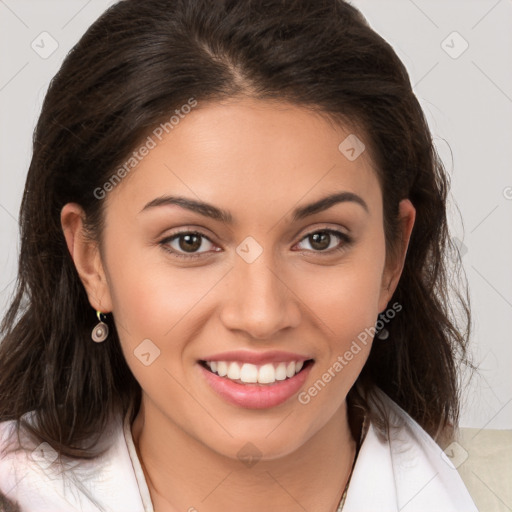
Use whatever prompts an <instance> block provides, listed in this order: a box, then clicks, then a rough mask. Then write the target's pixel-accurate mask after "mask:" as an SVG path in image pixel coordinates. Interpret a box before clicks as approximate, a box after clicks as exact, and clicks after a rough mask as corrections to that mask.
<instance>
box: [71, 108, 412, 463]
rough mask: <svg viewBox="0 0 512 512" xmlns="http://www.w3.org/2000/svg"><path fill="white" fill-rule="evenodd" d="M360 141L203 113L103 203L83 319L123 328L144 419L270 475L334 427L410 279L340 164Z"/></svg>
mask: <svg viewBox="0 0 512 512" xmlns="http://www.w3.org/2000/svg"><path fill="white" fill-rule="evenodd" d="M350 134H351V132H350V130H348V129H342V128H340V127H337V126H335V125H334V124H333V123H331V122H329V121H327V120H326V119H325V118H323V117H322V116H320V115H319V114H316V113H313V112H312V111H310V110H306V109H303V108H299V107H297V106H292V105H287V104H284V103H280V104H275V103H270V102H262V101H257V100H247V99H244V100H239V101H235V100H231V101H229V102H227V103H223V104H220V103H213V104H208V105H199V107H198V108H196V109H194V110H193V111H192V112H191V113H189V114H188V115H187V116H186V117H185V118H184V119H182V120H181V121H180V123H179V125H177V126H176V127H175V128H174V129H173V130H172V131H171V132H170V133H169V134H167V135H165V137H163V138H162V140H161V141H160V142H159V143H158V144H157V146H156V147H155V148H153V149H151V151H150V152H149V154H148V155H147V156H146V157H145V158H144V159H143V160H142V161H141V162H140V163H139V164H138V166H137V167H136V168H135V169H134V170H133V171H131V173H130V174H129V175H128V176H127V177H126V178H125V179H124V180H123V181H122V182H121V183H120V184H119V185H117V186H116V187H115V188H114V189H113V190H112V191H111V192H109V193H108V195H107V197H106V199H104V200H105V201H106V205H105V206H106V209H105V216H106V217H105V219H106V223H105V230H104V232H103V236H102V240H103V241H102V247H101V254H100V253H99V252H95V251H94V250H90V251H89V252H87V251H85V250H82V249H80V248H79V246H78V245H77V246H75V251H76V252H75V254H74V259H75V263H76V264H77V268H78V269H79V272H80V275H81V277H82V280H83V282H84V285H85V287H86V289H87V292H88V294H89V299H90V301H91V305H92V306H93V307H94V308H95V309H99V310H101V311H104V312H112V314H113V317H114V320H115V324H116V327H117V330H118V333H119V336H120V340H121V344H122V348H123V352H124V355H125V358H126V361H127V363H128V365H129V366H130V368H131V370H132V372H133V374H134V376H135V378H136V379H137V380H138V382H139V383H140V385H141V387H142V390H143V396H144V398H143V401H144V404H145V409H146V414H147V415H149V414H152V415H153V416H154V417H157V416H158V417H159V418H160V419H161V420H162V419H165V421H167V422H169V424H172V425H173V427H174V428H176V429H178V430H179V431H180V432H182V433H184V434H186V435H187V436H190V437H192V438H194V439H196V440H198V441H199V442H201V443H202V444H204V445H206V446H208V447H210V448H211V449H212V450H214V451H215V452H218V453H221V454H224V455H227V456H229V457H233V458H235V457H236V456H237V452H238V451H239V450H240V447H241V446H243V445H244V444H245V443H246V442H248V441H250V442H252V443H253V444H254V445H256V446H257V447H258V449H259V450H260V451H261V452H262V453H263V457H264V458H268V459H272V458H275V457H279V456H282V455H285V454H288V453H291V452H293V451H294V450H297V449H298V448H299V447H300V446H301V445H303V444H304V443H306V441H307V440H308V439H309V438H311V436H313V435H314V434H316V433H318V432H319V431H320V430H321V429H322V428H323V427H325V426H326V425H327V424H328V423H329V422H330V421H332V419H333V418H335V417H336V413H337V411H339V410H340V408H342V407H343V404H344V402H345V397H346V394H347V392H348V391H349V389H350V388H351V386H352V385H353V383H354V382H355V380H356V378H357V376H358V375H359V373H360V371H361V369H362V367H363V365H364V363H365V361H366V358H367V356H368V353H369V350H370V346H371V338H367V340H366V344H363V343H361V342H360V341H359V342H358V343H357V346H358V348H359V350H356V349H355V348H354V341H357V340H358V336H360V335H361V333H363V332H365V329H366V330H367V329H368V328H369V327H372V326H374V325H375V322H376V320H377V315H378V313H379V312H381V311H383V310H385V309H386V307H387V303H388V301H389V300H390V298H391V295H392V293H393V290H394V288H395V286H396V283H397V279H398V277H399V272H400V270H401V266H400V262H398V263H397V262H394V263H390V262H389V261H386V246H385V238H384V228H383V216H382V210H383V207H382V205H383V203H382V201H383V199H382V194H381V189H380V186H379V182H378V179H377V176H376V174H375V171H374V170H373V169H372V164H371V161H370V158H369V155H368V151H363V153H362V154H361V155H360V156H358V157H357V158H356V159H354V158H353V156H354V155H353V154H352V152H351V151H350V149H348V150H347V147H346V144H347V142H345V143H344V144H343V145H342V150H340V149H339V146H340V144H341V143H342V142H343V141H344V140H345V139H346V138H347V137H348V136H349V135H350ZM357 135H358V137H359V138H360V139H362V140H363V141H364V135H362V134H357ZM350 140H351V139H349V142H350ZM348 144H349V143H348ZM349 146H350V144H349ZM356 149H357V148H356ZM347 156H350V157H351V158H347ZM333 195H337V197H336V198H335V199H333V200H332V201H330V202H324V203H322V202H321V201H322V200H323V199H324V198H327V197H330V196H333ZM179 198H182V199H179ZM319 202H320V203H319ZM199 203H204V204H207V205H210V206H205V205H203V206H198V204H199ZM409 204H410V203H409ZM404 205H405V206H404ZM401 206H402V209H401V211H402V212H404V211H406V210H407V205H406V204H405V203H404V204H402V205H401ZM404 208H405V210H404ZM411 208H412V207H411ZM407 212H408V213H407ZM411 212H412V210H411V209H409V210H407V211H406V213H407V214H404V218H405V219H406V221H404V226H405V227H404V232H405V237H406V238H408V234H409V233H410V229H411V228H412V222H413V215H412V213H411ZM68 213H69V212H68ZM62 218H63V225H65V219H66V211H63V217H62ZM69 233H70V230H67V231H66V234H67V239H68V245H69V246H70V250H71V252H72V254H73V242H72V241H71V240H72V237H71V235H70V234H69ZM70 241H71V242H70ZM91 262H92V263H91ZM359 339H361V338H359ZM107 342H108V341H107ZM347 351H348V352H351V354H352V357H348V356H347ZM340 358H341V359H340ZM212 361H214V362H215V364H213V365H212V364H211V362H212ZM342 361H343V362H342ZM336 362H338V364H336ZM208 363H209V364H208ZM233 363H235V365H236V367H235V366H234V364H233ZM297 363H298V364H297ZM301 363H302V365H301ZM283 364H284V370H283ZM301 366H302V369H301V370H300V371H298V370H299V369H300V367H301ZM340 366H341V368H340ZM244 367H245V369H244ZM212 368H213V370H216V371H217V372H218V373H221V374H222V373H224V372H225V371H228V372H229V373H228V375H227V376H224V377H221V376H219V375H218V374H214V373H212V371H211V370H212ZM236 368H238V369H239V370H241V374H239V373H237V371H236ZM296 371H298V373H296ZM283 372H284V373H283ZM286 372H287V373H286ZM326 372H327V373H328V374H329V375H330V378H329V376H327V377H326V376H325V375H326ZM295 373H296V375H295ZM230 376H231V379H230V378H229V377H230ZM284 377H286V378H284ZM240 378H242V379H243V380H246V381H249V382H248V383H242V382H241V381H240V380H239V379H240ZM275 379H277V380H275ZM255 380H256V381H258V380H259V381H261V383H257V382H256V383H254V381H255ZM319 380H320V381H321V382H322V383H323V385H319V384H318V381H319ZM251 381H252V382H251ZM272 381H274V383H272ZM315 383H317V385H316V388H315ZM315 389H316V391H315ZM270 432H272V435H269V433H270Z"/></svg>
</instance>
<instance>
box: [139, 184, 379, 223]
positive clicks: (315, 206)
mask: <svg viewBox="0 0 512 512" xmlns="http://www.w3.org/2000/svg"><path fill="white" fill-rule="evenodd" d="M347 202H352V203H356V204H358V205H360V206H361V207H362V208H363V209H364V210H365V211H366V213H369V209H368V205H367V204H366V202H365V201H364V199H363V198H362V197H360V196H358V195H357V194H354V193H352V192H337V193H334V194H331V195H328V196H326V197H323V198H322V199H319V200H318V201H315V202H314V203H310V204H307V205H305V206H301V207H298V208H296V209H295V210H293V213H292V219H293V221H294V222H296V221H298V220H301V219H304V218H306V217H309V216H311V215H314V214H316V213H320V212H323V211H324V210H327V209H329V208H331V207H332V206H334V205H335V204H339V203H347ZM169 205H176V206H181V207H182V208H185V209H187V210H190V211H192V212H195V213H198V214H199V215H203V216H204V217H209V218H211V219H214V220H218V221H222V222H224V223H226V224H233V216H232V215H231V213H230V212H229V211H227V210H223V209H222V208H218V207H216V206H213V205H212V204H208V203H205V202H203V201H197V200H195V199H190V198H188V197H182V196H161V197H157V198H156V199H153V200H152V201H150V202H149V203H147V204H146V206H144V208H143V209H142V210H141V211H140V213H142V212H144V211H147V210H150V209H152V208H156V207H159V206H169Z"/></svg>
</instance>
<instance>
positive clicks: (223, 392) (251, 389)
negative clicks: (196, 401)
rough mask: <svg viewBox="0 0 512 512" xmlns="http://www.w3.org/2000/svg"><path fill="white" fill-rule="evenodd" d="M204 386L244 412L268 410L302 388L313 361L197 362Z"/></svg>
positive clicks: (287, 399)
mask: <svg viewBox="0 0 512 512" xmlns="http://www.w3.org/2000/svg"><path fill="white" fill-rule="evenodd" d="M198 363H199V364H198V365H197V367H198V368H199V371H200V373H201V375H202V378H204V380H205V383H206V384H207V386H208V387H209V388H210V389H211V390H212V391H213V392H214V394H215V395H216V396H218V397H219V398H221V399H222V400H223V401H225V402H227V403H229V404H231V405H234V406H237V407H242V408H244V409H269V408H272V407H276V406H278V405H281V404H284V403H285V402H287V401H289V400H290V399H291V398H292V397H293V396H294V395H295V394H297V393H298V392H299V391H300V389H301V388H302V387H303V386H304V384H305V382H306V379H307V378H308V375H309V372H310V371H311V368H312V366H313V364H314V359H307V360H305V361H286V362H285V361H276V362H272V363H265V364H262V365H255V364H251V363H242V362H238V361H204V360H201V361H198Z"/></svg>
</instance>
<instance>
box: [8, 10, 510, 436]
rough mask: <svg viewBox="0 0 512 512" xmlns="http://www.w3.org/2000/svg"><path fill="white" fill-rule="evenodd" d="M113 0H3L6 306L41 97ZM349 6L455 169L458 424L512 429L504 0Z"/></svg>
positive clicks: (507, 34)
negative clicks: (473, 372)
mask: <svg viewBox="0 0 512 512" xmlns="http://www.w3.org/2000/svg"><path fill="white" fill-rule="evenodd" d="M113 3H114V2H113V1H106V0H89V1H84V0H80V1H79V0H0V52H1V53H0V55H1V60H0V62H1V65H0V112H1V115H0V235H1V241H2V242H1V246H0V269H1V274H0V312H2V313H3V311H4V309H5V307H6V304H7V303H8V301H9V297H10V295H11V293H12V290H13V283H14V279H15V275H16V261H17V252H18V223H17V217H18V209H19V204H20V200H21V196H22V192H23V187H24V181H25V175H26V171H27V169H28V166H29V163H30V158H31V137H32V131H33V128H34V126H35V122H36V119H37V116H38V114H39V111H40V108H41V104H42V100H43V98H44V94H45V92H46V89H47V87H48V83H49V81H50V79H51V77H52V76H53V75H54V74H55V73H56V72H57V70H58V69H59V67H60V64H61V62H62V60H63V58H64V56H65V55H66V53H67V52H68V51H69V49H70V48H71V47H72V46H73V45H74V44H75V43H76V42H77V41H78V39H79V38H80V37H81V35H82V34H83V33H84V32H85V30H86V29H87V27H88V26H89V25H90V24H91V23H92V22H93V21H94V20H95V19H96V18H97V17H98V16H99V15H100V14H101V13H102V12H103V10H104V9H105V8H106V7H107V6H109V5H111V4H113ZM142 3H143V2H142ZM352 3H353V4H354V5H355V6H356V7H358V8H359V9H360V10H361V11H362V12H363V14H364V15H365V16H366V17H367V19H368V21H369V22H370V24H371V25H372V27H373V28H374V29H375V30H376V31H377V32H379V33H380V34H381V35H382V36H383V37H384V38H385V39H386V40H387V41H388V42H390V44H392V45H393V47H394V48H395V50H396V51H397V53H398V55H399V56H400V58H401V59H402V60H403V62H404V63H405V65H406V66H407V69H408V70H409V73H410V77H411V81H412V83H413V84H414V90H415V93H416V95H417V96H418V98H419V100H420V102H421V105H422V107H423V109H424V110H425V112H426V115H427V117H428V121H429V124H430V127H431V130H432V132H433V135H434V137H435V140H436V145H437V147H438V150H439V152H440V154H441V156H442V158H443V161H444V162H445V165H446V167H447V169H448V171H449V173H450V175H451V178H452V194H451V204H450V215H451V227H452V234H453V236H454V237H456V239H457V240H458V242H457V243H458V244H459V246H460V249H461V252H462V254H463V255H464V257H463V261H464V265H465V269H466V273H467V277H468V280H469V283H470V287H471V297H472V304H473V317H474V331H473V337H472V351H473V354H474V359H475V362H476V363H477V364H478V365H479V367H480V370H479V373H478V375H477V376H476V377H474V378H473V380H472V381H471V382H470V384H469V386H468V387H467V388H466V390H467V392H466V394H465V403H464V409H463V415H462V422H461V424H462V426H465V427H475V428H499V429H503V428H512V404H511V402H512V372H511V371H510V367H511V362H512V343H511V342H512V339H511V337H512V336H511V334H510V331H511V321H510V320H511V318H512V270H511V263H512V171H511V167H510V163H511V161H512V115H511V114H512V66H511V63H512V59H511V54H512V52H511V49H512V30H511V28H512V2H511V1H510V0H499V1H496V0H478V1H477V0H459V1H453V0H452V1H447V0H434V1H433V0H429V1H427V0H414V1H413V0H392V1H389V0H357V1H353V2H352ZM454 32H455V34H454ZM44 33H47V34H44ZM56 45H58V47H57V48H56V49H55V51H53V50H54V48H53V47H54V46H56ZM466 46H467V48H466ZM52 51H53V53H52ZM457 209H458V210H460V214H459V212H458V210H457Z"/></svg>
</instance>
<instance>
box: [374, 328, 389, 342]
mask: <svg viewBox="0 0 512 512" xmlns="http://www.w3.org/2000/svg"><path fill="white" fill-rule="evenodd" d="M377 338H379V340H387V339H388V338H389V331H388V330H387V329H386V328H385V327H384V329H382V330H381V331H379V332H378V334H377Z"/></svg>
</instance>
